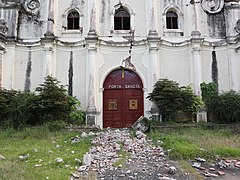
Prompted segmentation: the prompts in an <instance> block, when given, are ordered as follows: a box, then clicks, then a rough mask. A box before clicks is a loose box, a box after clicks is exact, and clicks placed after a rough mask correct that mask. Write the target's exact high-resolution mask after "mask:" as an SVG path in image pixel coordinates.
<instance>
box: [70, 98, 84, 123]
mask: <svg viewBox="0 0 240 180" xmlns="http://www.w3.org/2000/svg"><path fill="white" fill-rule="evenodd" d="M69 101H70V102H71V103H70V104H71V106H70V109H71V112H70V114H69V118H68V123H71V124H77V125H84V124H85V113H84V112H83V111H82V110H81V109H80V107H81V103H80V101H79V100H78V99H77V98H75V97H72V96H69Z"/></svg>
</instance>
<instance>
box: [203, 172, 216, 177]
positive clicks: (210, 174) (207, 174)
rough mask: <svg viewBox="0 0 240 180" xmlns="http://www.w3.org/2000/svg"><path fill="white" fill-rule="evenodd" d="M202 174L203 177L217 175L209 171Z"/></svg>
mask: <svg viewBox="0 0 240 180" xmlns="http://www.w3.org/2000/svg"><path fill="white" fill-rule="evenodd" d="M204 176H205V177H218V175H217V174H214V173H209V172H206V173H205V174H204Z"/></svg>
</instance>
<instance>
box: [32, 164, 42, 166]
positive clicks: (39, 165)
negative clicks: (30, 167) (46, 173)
mask: <svg viewBox="0 0 240 180" xmlns="http://www.w3.org/2000/svg"><path fill="white" fill-rule="evenodd" d="M34 167H42V164H35V165H34Z"/></svg>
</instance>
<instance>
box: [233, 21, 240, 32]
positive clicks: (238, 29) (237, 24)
mask: <svg viewBox="0 0 240 180" xmlns="http://www.w3.org/2000/svg"><path fill="white" fill-rule="evenodd" d="M234 29H235V31H236V32H237V33H238V34H240V19H239V20H238V21H237V23H236V27H235V28H234Z"/></svg>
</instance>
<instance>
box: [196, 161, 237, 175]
mask: <svg viewBox="0 0 240 180" xmlns="http://www.w3.org/2000/svg"><path fill="white" fill-rule="evenodd" d="M192 167H194V168H195V169H197V170H198V171H199V172H200V173H201V174H203V175H204V176H205V177H215V178H218V177H219V176H224V175H225V174H226V173H225V171H229V170H233V169H235V170H240V161H239V160H228V159H226V160H223V159H220V160H217V161H216V162H214V163H207V162H206V160H205V159H202V158H195V161H194V162H192Z"/></svg>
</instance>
